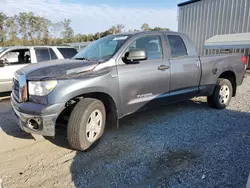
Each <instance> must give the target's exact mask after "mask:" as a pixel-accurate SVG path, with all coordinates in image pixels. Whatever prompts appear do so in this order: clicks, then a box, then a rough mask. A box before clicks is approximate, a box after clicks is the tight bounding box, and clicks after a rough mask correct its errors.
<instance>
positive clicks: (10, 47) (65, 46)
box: [4, 45, 73, 49]
mask: <svg viewBox="0 0 250 188" xmlns="http://www.w3.org/2000/svg"><path fill="white" fill-rule="evenodd" d="M52 47H56V48H73V47H72V46H67V45H63V46H62V45H57V46H50V45H46V46H45V45H34V46H7V47H4V48H8V49H13V48H14V49H22V48H28V49H29V48H52Z"/></svg>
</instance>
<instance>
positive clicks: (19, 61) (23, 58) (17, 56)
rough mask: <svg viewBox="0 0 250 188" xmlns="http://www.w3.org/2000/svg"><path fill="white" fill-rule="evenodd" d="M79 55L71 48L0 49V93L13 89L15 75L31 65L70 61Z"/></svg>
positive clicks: (19, 47)
mask: <svg viewBox="0 0 250 188" xmlns="http://www.w3.org/2000/svg"><path fill="white" fill-rule="evenodd" d="M76 54H77V50H76V49H75V48H73V47H70V46H14V47H6V48H1V49H0V93H2V92H8V91H11V89H12V80H13V76H14V73H15V72H16V71H17V70H18V69H20V68H22V67H24V66H26V65H28V64H30V63H38V62H42V61H49V60H54V59H68V58H71V57H73V56H74V55H76Z"/></svg>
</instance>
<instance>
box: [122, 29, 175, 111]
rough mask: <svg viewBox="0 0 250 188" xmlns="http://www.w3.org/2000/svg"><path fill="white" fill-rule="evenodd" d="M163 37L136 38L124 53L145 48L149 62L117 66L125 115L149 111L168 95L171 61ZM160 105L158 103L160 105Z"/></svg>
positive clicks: (145, 36)
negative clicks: (144, 110) (147, 109)
mask: <svg viewBox="0 0 250 188" xmlns="http://www.w3.org/2000/svg"><path fill="white" fill-rule="evenodd" d="M163 42H164V41H163V40H162V37H161V35H157V34H153V35H143V36H138V37H136V38H134V39H133V40H132V41H131V42H130V43H129V45H128V46H127V47H126V49H125V50H124V52H123V54H122V56H123V55H124V54H125V53H126V52H127V51H129V50H130V49H134V48H135V49H143V50H145V51H146V53H147V56H148V59H147V60H145V61H139V62H137V63H135V64H125V63H124V62H123V60H122V57H120V58H119V63H118V79H119V87H120V96H121V101H122V104H121V105H122V114H123V115H127V114H130V113H133V112H135V111H138V110H143V109H146V108H148V107H149V108H150V107H152V106H154V105H156V104H157V102H160V101H161V100H164V99H165V97H166V96H167V95H168V91H169V83H170V71H169V69H161V67H163V66H165V67H169V61H168V59H167V58H166V56H165V51H166V50H165V45H162V44H163ZM158 105H159V103H158Z"/></svg>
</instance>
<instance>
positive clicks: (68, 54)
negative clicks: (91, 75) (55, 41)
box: [58, 48, 77, 59]
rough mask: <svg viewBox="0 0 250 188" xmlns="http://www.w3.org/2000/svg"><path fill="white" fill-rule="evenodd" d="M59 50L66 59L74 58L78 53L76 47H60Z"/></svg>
mask: <svg viewBox="0 0 250 188" xmlns="http://www.w3.org/2000/svg"><path fill="white" fill-rule="evenodd" d="M58 50H59V51H60V52H61V54H62V56H63V57H64V58H65V59H69V58H72V57H74V56H75V55H76V54H77V50H76V49H75V48H58Z"/></svg>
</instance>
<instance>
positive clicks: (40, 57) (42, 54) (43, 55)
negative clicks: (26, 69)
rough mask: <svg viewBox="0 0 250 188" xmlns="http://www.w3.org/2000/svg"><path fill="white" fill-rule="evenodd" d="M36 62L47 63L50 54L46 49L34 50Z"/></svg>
mask: <svg viewBox="0 0 250 188" xmlns="http://www.w3.org/2000/svg"><path fill="white" fill-rule="evenodd" d="M35 51H36V58H37V62H41V61H49V60H50V54H49V50H48V48H35Z"/></svg>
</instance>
